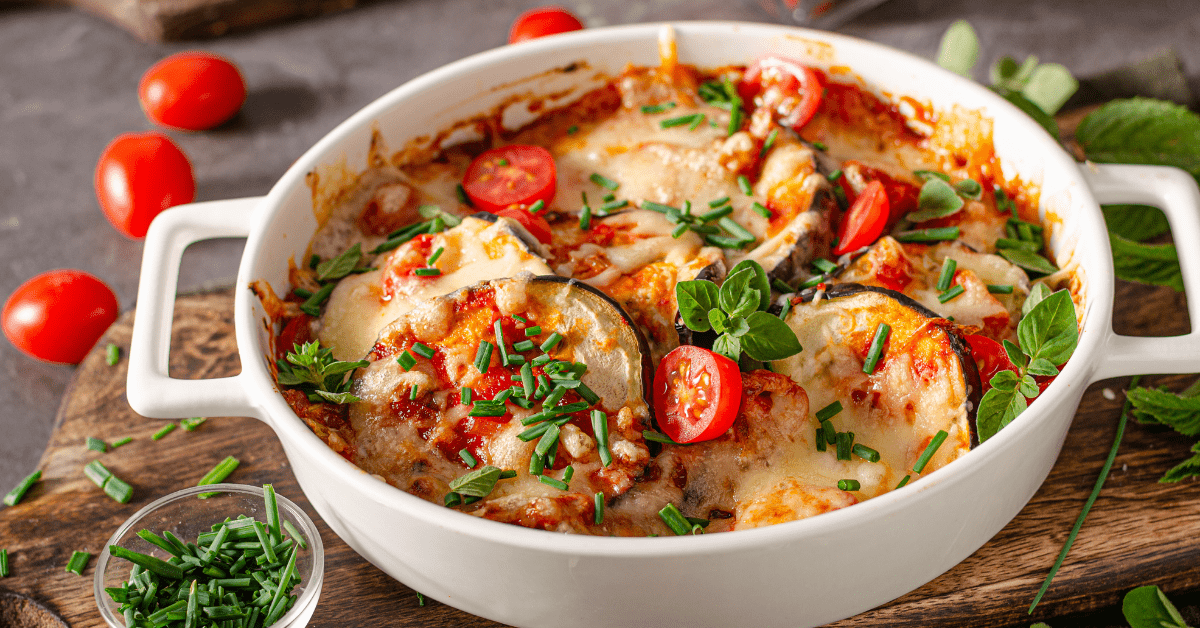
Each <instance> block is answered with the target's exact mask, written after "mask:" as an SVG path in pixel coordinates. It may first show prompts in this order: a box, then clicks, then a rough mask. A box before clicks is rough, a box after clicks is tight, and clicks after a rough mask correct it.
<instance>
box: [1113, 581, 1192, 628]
mask: <svg viewBox="0 0 1200 628" xmlns="http://www.w3.org/2000/svg"><path fill="white" fill-rule="evenodd" d="M1121 613H1122V614H1123V615H1125V621H1127V622H1129V626H1130V628H1187V622H1185V621H1184V619H1183V616H1182V615H1180V614H1179V610H1178V609H1176V608H1175V605H1174V604H1171V601H1170V600H1168V599H1167V596H1166V594H1164V593H1163V592H1162V589H1159V588H1158V587H1156V586H1154V585H1149V586H1144V587H1138V588H1136V589H1134V590H1132V591H1130V592H1129V593H1126V594H1125V599H1124V600H1123V601H1122V602H1121Z"/></svg>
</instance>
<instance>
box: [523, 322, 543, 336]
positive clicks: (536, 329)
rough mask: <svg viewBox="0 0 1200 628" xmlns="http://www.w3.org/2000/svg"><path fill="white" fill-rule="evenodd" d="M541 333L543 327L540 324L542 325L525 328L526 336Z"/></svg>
mask: <svg viewBox="0 0 1200 628" xmlns="http://www.w3.org/2000/svg"><path fill="white" fill-rule="evenodd" d="M540 333H542V328H541V326H540V325H534V326H533V327H526V328H525V336H526V337H529V336H536V335H538V334H540Z"/></svg>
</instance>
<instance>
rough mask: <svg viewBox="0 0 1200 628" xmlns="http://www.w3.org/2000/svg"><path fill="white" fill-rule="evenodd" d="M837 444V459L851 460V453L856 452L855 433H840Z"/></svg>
mask: <svg viewBox="0 0 1200 628" xmlns="http://www.w3.org/2000/svg"><path fill="white" fill-rule="evenodd" d="M836 441H837V442H836V443H834V444H835V445H836V446H837V459H838V460H849V459H850V453H851V452H852V451H853V450H854V432H838V433H837V439H836Z"/></svg>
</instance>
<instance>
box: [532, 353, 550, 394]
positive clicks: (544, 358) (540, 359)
mask: <svg viewBox="0 0 1200 628" xmlns="http://www.w3.org/2000/svg"><path fill="white" fill-rule="evenodd" d="M552 359H553V358H551V357H550V356H549V355H547V354H545V353H543V354H542V355H539V356H537V357H536V358H534V359H532V360H530V364H533V365H534V366H542V365H543V364H545V363H547V362H549V361H550V360H552ZM538 377H542V376H541V375H539V376H538ZM547 392H549V391H547Z"/></svg>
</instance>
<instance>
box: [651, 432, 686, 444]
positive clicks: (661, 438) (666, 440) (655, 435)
mask: <svg viewBox="0 0 1200 628" xmlns="http://www.w3.org/2000/svg"><path fill="white" fill-rule="evenodd" d="M642 438H644V439H645V440H648V441H651V442H655V443H663V444H664V445H679V444H680V443H677V442H675V441H674V440H673V439H672V438H671V437H670V436H667V435H666V434H662V433H659V432H655V431H654V430H642Z"/></svg>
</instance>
